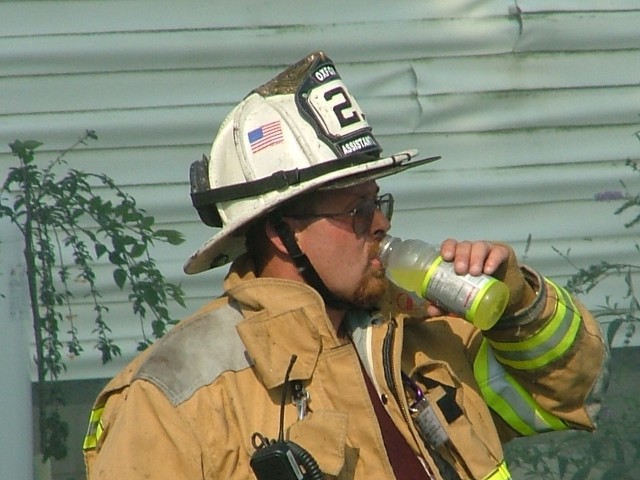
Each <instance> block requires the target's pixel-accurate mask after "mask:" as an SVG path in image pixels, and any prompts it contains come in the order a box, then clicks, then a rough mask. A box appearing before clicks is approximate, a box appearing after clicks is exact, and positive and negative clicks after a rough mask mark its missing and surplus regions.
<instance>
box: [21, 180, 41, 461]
mask: <svg viewBox="0 0 640 480" xmlns="http://www.w3.org/2000/svg"><path fill="white" fill-rule="evenodd" d="M22 187H23V189H24V200H25V210H26V218H25V221H24V258H25V262H26V266H27V284H28V286H29V300H30V302H29V303H30V304H31V317H32V319H33V333H34V335H35V342H36V367H37V372H38V386H37V388H38V425H39V428H40V450H41V451H43V450H44V442H43V440H42V439H43V433H44V429H45V428H46V412H45V409H44V405H45V404H46V401H45V392H46V386H45V380H46V379H45V367H44V347H43V340H42V330H41V324H42V320H41V319H40V312H39V301H38V290H37V289H38V286H37V282H36V278H37V275H38V271H37V268H36V261H35V253H34V247H33V205H32V204H31V201H32V195H31V188H30V185H29V182H28V181H24V182H23V184H22Z"/></svg>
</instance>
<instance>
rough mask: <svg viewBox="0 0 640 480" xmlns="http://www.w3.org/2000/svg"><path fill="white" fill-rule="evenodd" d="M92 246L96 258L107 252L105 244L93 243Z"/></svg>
mask: <svg viewBox="0 0 640 480" xmlns="http://www.w3.org/2000/svg"><path fill="white" fill-rule="evenodd" d="M94 248H95V250H96V257H97V258H100V257H101V256H102V255H104V254H105V253H107V247H106V246H105V245H103V244H102V243H96V244H95V245H94Z"/></svg>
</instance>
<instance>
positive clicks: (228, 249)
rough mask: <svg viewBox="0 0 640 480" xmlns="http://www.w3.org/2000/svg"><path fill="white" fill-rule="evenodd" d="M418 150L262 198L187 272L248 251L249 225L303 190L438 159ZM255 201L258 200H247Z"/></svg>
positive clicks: (203, 251)
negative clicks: (424, 155) (419, 152)
mask: <svg viewBox="0 0 640 480" xmlns="http://www.w3.org/2000/svg"><path fill="white" fill-rule="evenodd" d="M417 154H418V152H417V151H416V150H408V151H404V152H400V153H397V154H395V155H391V156H389V157H384V158H381V159H375V160H371V161H370V162H367V163H364V164H360V165H356V166H352V167H349V168H346V169H342V170H338V171H335V172H330V173H327V174H325V175H322V176H320V177H317V178H314V179H313V180H311V181H309V182H305V183H301V184H299V185H295V186H292V187H289V188H288V189H286V190H283V191H278V192H273V194H271V195H265V196H264V197H263V198H262V205H261V208H259V209H256V208H251V209H247V210H246V211H245V212H244V214H243V215H239V216H238V217H236V218H234V219H233V221H230V222H228V223H227V224H225V225H224V227H223V228H222V230H221V231H220V232H218V233H217V234H216V235H214V236H213V237H211V238H210V239H209V240H207V241H206V242H205V243H204V244H203V245H202V246H201V247H200V248H199V249H198V250H197V251H196V252H194V253H193V255H191V256H190V257H189V258H188V259H187V261H186V262H185V264H184V267H183V269H184V272H185V273H187V274H189V275H191V274H196V273H200V272H204V271H206V270H209V269H212V268H217V267H220V266H222V265H225V264H227V263H229V262H231V261H233V260H234V259H235V258H237V257H238V256H240V255H241V254H242V253H244V252H245V233H246V231H247V228H248V226H249V225H250V224H251V223H253V222H254V221H255V220H257V219H258V218H260V217H262V216H264V215H266V214H267V213H268V212H270V211H272V210H274V209H275V208H277V207H278V206H279V205H281V204H282V203H283V202H285V201H287V200H290V199H292V198H294V197H296V196H298V195H301V194H302V193H306V192H309V191H312V190H334V189H340V188H346V187H349V186H354V185H358V184H361V183H364V182H367V181H370V180H376V179H379V178H383V177H386V176H389V175H394V174H397V173H399V172H402V171H404V170H407V169H410V168H414V167H418V166H420V165H425V164H428V163H431V162H434V161H436V160H438V159H439V158H440V157H439V156H432V157H428V158H424V159H421V160H414V157H415V156H416V155H417ZM247 200H253V201H255V199H247Z"/></svg>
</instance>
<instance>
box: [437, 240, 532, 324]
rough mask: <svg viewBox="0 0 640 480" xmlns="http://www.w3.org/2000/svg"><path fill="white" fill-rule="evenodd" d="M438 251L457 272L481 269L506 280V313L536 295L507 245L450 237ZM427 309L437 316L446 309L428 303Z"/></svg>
mask: <svg viewBox="0 0 640 480" xmlns="http://www.w3.org/2000/svg"><path fill="white" fill-rule="evenodd" d="M440 255H442V258H443V260H445V261H447V262H453V264H454V269H455V272H456V273H457V274H458V275H465V274H467V273H468V274H470V275H480V274H482V273H484V274H486V275H490V276H492V277H494V278H497V279H498V280H501V281H503V282H505V283H506V284H507V286H508V287H509V304H508V305H507V308H506V310H505V314H513V313H514V312H516V311H518V310H520V309H521V308H523V307H525V306H527V305H529V304H530V303H531V302H532V301H533V299H534V298H535V292H534V291H533V289H532V288H531V286H529V284H528V283H527V282H526V281H525V279H524V275H523V274H522V271H521V270H520V266H519V264H518V259H517V258H516V254H515V252H514V251H513V248H511V247H510V246H509V245H506V244H504V243H492V242H488V241H473V242H472V241H462V242H458V241H457V240H454V239H451V238H450V239H447V240H445V241H444V242H442V245H441V247H440ZM427 313H428V314H429V315H433V316H437V315H443V314H444V313H445V312H443V311H442V310H440V309H439V308H438V307H436V306H435V305H430V306H429V307H428V308H427Z"/></svg>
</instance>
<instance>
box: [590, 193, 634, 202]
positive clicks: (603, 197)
mask: <svg viewBox="0 0 640 480" xmlns="http://www.w3.org/2000/svg"><path fill="white" fill-rule="evenodd" d="M594 198H595V199H596V202H606V201H609V200H622V199H623V198H626V195H625V194H624V192H621V191H620V190H605V191H604V192H598V193H596V194H595V195H594Z"/></svg>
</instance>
